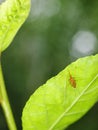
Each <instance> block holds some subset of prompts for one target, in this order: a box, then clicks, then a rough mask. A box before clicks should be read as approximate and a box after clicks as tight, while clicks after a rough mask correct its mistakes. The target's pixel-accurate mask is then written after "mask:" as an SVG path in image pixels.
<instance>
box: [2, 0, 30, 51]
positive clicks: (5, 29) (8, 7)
mask: <svg viewBox="0 0 98 130" xmlns="http://www.w3.org/2000/svg"><path fill="white" fill-rule="evenodd" d="M29 11H30V0H5V2H2V4H0V52H1V51H3V50H5V49H6V48H7V47H8V46H9V44H10V43H11V41H12V40H13V38H14V36H15V34H16V33H17V31H18V30H19V28H20V27H21V25H22V24H23V23H24V21H25V20H26V18H27V16H28V13H29Z"/></svg>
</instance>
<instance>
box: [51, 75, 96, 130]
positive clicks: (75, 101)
mask: <svg viewBox="0 0 98 130" xmlns="http://www.w3.org/2000/svg"><path fill="white" fill-rule="evenodd" d="M97 78H98V74H97V75H96V76H95V77H94V78H93V79H92V81H91V82H90V83H89V84H88V85H87V87H85V89H84V90H83V91H82V92H81V94H80V95H79V96H78V97H77V98H76V99H75V100H74V102H73V103H72V104H71V105H70V106H69V107H68V108H67V109H66V111H64V112H63V113H62V114H61V116H60V117H59V118H58V119H57V120H56V121H55V122H54V123H53V124H52V126H51V127H50V128H49V130H53V128H54V127H55V126H56V124H57V123H58V122H60V120H61V119H62V118H63V117H64V116H65V114H66V113H67V112H68V111H69V110H70V109H72V107H73V106H74V105H75V104H76V103H77V101H78V100H79V99H80V98H81V97H82V96H83V94H84V93H85V91H86V90H87V89H88V88H89V87H90V86H91V84H92V83H93V82H94V81H95V80H96V79H97Z"/></svg>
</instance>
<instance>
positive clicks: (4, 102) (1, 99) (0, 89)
mask: <svg viewBox="0 0 98 130" xmlns="http://www.w3.org/2000/svg"><path fill="white" fill-rule="evenodd" d="M0 103H1V106H2V109H3V111H4V115H5V117H6V121H7V124H8V128H9V130H17V128H16V125H15V121H14V118H13V114H12V110H11V107H10V103H9V100H8V96H7V92H6V89H5V84H4V79H3V73H2V67H1V62H0Z"/></svg>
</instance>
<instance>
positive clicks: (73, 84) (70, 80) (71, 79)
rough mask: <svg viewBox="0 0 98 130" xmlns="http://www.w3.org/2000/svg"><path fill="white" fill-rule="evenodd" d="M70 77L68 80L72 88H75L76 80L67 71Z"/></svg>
mask: <svg viewBox="0 0 98 130" xmlns="http://www.w3.org/2000/svg"><path fill="white" fill-rule="evenodd" d="M69 76H70V79H69V82H70V84H71V86H72V87H73V88H76V80H75V79H74V78H73V77H72V75H71V74H70V73H69Z"/></svg>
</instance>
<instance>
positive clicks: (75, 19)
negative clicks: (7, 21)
mask: <svg viewBox="0 0 98 130" xmlns="http://www.w3.org/2000/svg"><path fill="white" fill-rule="evenodd" d="M31 3H32V6H31V12H30V15H29V17H28V19H27V21H26V22H25V24H24V25H23V26H22V27H21V29H20V30H19V32H18V33H17V35H16V37H15V38H14V40H13V42H12V44H11V45H10V47H9V48H8V49H7V50H5V51H4V52H3V54H2V66H3V72H4V78H5V83H6V89H7V91H8V96H9V99H10V102H11V106H12V109H13V113H14V116H15V119H16V123H17V126H18V130H21V129H22V128H21V114H22V109H23V107H24V105H25V103H26V101H27V100H28V98H29V97H30V95H31V94H32V93H33V92H34V91H35V90H36V89H37V88H38V87H39V86H40V85H42V84H43V83H45V82H46V81H47V80H48V79H49V78H51V77H52V76H55V75H56V74H57V73H58V72H60V71H61V70H62V69H64V68H65V67H66V66H67V65H68V64H70V63H71V62H72V61H74V60H76V59H78V58H80V57H84V56H87V55H92V54H96V53H98V0H94V1H93V0H32V1H31ZM0 130H8V128H7V125H6V121H5V118H4V115H3V112H2V109H0ZM67 130H98V103H97V104H96V105H95V106H94V107H93V108H92V109H91V110H90V111H89V112H88V113H87V114H86V115H85V116H84V117H83V118H81V119H80V120H79V121H77V122H76V123H74V124H73V125H71V126H70V127H68V129H67Z"/></svg>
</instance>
